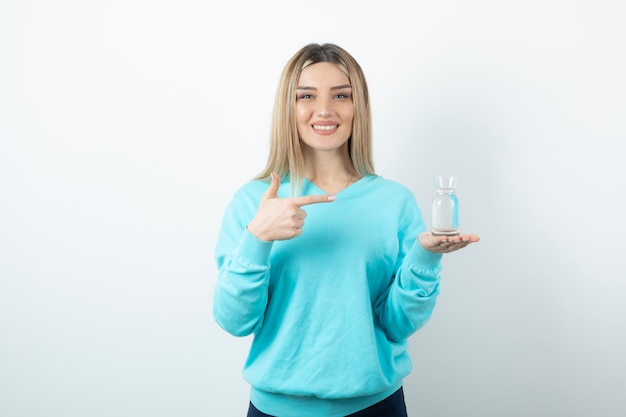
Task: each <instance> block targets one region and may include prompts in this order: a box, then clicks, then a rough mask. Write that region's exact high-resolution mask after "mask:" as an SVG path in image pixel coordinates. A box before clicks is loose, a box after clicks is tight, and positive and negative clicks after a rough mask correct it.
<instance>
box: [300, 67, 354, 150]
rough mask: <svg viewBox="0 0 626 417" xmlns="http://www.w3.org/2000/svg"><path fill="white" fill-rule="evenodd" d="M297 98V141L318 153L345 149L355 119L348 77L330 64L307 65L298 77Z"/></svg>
mask: <svg viewBox="0 0 626 417" xmlns="http://www.w3.org/2000/svg"><path fill="white" fill-rule="evenodd" d="M296 94H297V97H296V123H297V126H298V135H299V137H300V140H301V141H302V142H304V144H306V145H308V146H309V147H311V148H313V149H314V150H318V151H334V150H337V149H340V148H341V147H342V146H344V145H345V144H346V143H347V141H348V139H349V138H350V135H351V134H352V120H353V118H354V103H353V102H352V87H351V86H350V80H349V79H348V76H347V75H346V74H344V73H343V71H341V70H340V69H339V67H338V66H337V65H336V64H333V63H330V62H319V63H317V64H313V65H310V66H308V67H306V68H305V69H303V70H302V73H301V74H300V79H299V80H298V86H297V91H296Z"/></svg>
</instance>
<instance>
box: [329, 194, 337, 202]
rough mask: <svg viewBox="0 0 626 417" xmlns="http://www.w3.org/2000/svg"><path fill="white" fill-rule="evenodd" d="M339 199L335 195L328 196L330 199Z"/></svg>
mask: <svg viewBox="0 0 626 417" xmlns="http://www.w3.org/2000/svg"><path fill="white" fill-rule="evenodd" d="M336 199H337V197H335V196H334V195H329V196H328V201H335V200H336Z"/></svg>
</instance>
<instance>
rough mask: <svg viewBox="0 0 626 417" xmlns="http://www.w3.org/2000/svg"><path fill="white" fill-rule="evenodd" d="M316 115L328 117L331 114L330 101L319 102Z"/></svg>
mask: <svg viewBox="0 0 626 417" xmlns="http://www.w3.org/2000/svg"><path fill="white" fill-rule="evenodd" d="M317 114H318V115H319V116H320V117H328V116H330V115H331V114H332V104H331V102H330V100H320V101H319V108H318V111H317Z"/></svg>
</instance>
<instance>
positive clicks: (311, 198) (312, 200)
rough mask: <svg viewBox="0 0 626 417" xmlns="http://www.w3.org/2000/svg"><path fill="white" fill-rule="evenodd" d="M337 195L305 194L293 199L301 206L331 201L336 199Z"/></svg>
mask: <svg viewBox="0 0 626 417" xmlns="http://www.w3.org/2000/svg"><path fill="white" fill-rule="evenodd" d="M336 199H337V197H335V196H334V195H329V194H316V195H305V196H302V197H294V198H292V201H293V202H294V203H295V204H297V205H298V206H299V207H301V206H306V205H309V204H317V203H330V202H332V201H335V200H336Z"/></svg>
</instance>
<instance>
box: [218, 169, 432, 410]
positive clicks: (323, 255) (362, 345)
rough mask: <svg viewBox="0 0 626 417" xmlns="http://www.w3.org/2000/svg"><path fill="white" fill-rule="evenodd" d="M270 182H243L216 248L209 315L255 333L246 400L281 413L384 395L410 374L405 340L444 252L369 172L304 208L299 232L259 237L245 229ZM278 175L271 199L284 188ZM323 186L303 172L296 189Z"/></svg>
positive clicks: (364, 402)
mask: <svg viewBox="0 0 626 417" xmlns="http://www.w3.org/2000/svg"><path fill="white" fill-rule="evenodd" d="M268 187H269V183H268V182H264V181H258V180H257V181H251V182H249V183H247V184H245V185H243V186H242V187H241V188H240V189H239V190H238V191H237V192H236V193H235V195H234V197H233V199H232V201H231V202H230V204H229V206H228V207H227V209H226V212H225V215H224V218H223V221H222V226H221V231H220V234H219V238H218V242H217V245H216V249H215V257H216V261H217V266H218V269H219V275H218V280H217V284H216V287H215V293H214V303H213V313H214V317H215V320H216V322H217V323H218V324H219V325H220V326H221V327H222V328H223V329H225V330H226V331H227V332H229V333H231V334H233V335H235V336H246V335H250V334H254V338H253V341H252V346H251V348H250V353H249V356H248V359H247V361H246V363H245V366H244V370H243V374H244V378H245V379H246V380H247V381H248V382H249V383H250V385H251V387H252V390H251V401H252V403H253V404H255V406H256V407H257V408H258V409H260V410H261V411H263V412H265V413H267V414H270V415H275V416H280V417H291V416H293V417H307V416H310V417H334V416H345V415H347V414H351V413H354V412H356V411H358V410H361V409H363V408H367V407H368V406H370V405H372V404H375V403H376V402H378V401H380V400H382V399H384V398H385V397H387V396H389V395H391V394H392V393H393V392H394V391H395V390H397V389H398V388H399V387H400V386H401V385H402V380H403V378H404V377H405V376H406V375H407V374H408V373H409V372H410V371H411V359H410V358H409V353H408V351H407V338H408V337H409V336H410V335H411V334H413V333H414V332H416V331H417V330H418V329H419V328H420V327H422V326H423V325H424V324H425V323H426V322H427V321H428V319H429V318H430V316H431V314H432V311H433V309H434V307H435V299H436V297H437V295H438V293H439V279H440V271H441V257H442V256H441V255H440V254H435V253H432V252H429V251H426V250H425V249H423V248H422V247H421V245H420V244H419V243H418V242H417V236H418V234H419V233H420V232H422V231H424V230H425V225H424V221H423V218H422V214H421V212H420V210H419V208H418V206H417V203H416V201H415V198H414V196H413V194H412V193H411V192H410V191H409V190H408V189H407V188H406V187H404V186H402V185H400V184H398V183H396V182H394V181H390V180H387V179H384V178H382V177H380V176H375V175H371V176H366V177H363V178H362V179H360V180H359V181H357V182H355V183H354V184H352V185H351V186H349V187H348V188H346V189H345V190H343V191H341V192H339V193H338V194H336V197H337V200H336V201H334V202H330V203H320V204H312V205H307V206H303V207H302V209H304V210H305V211H306V212H307V217H306V219H305V224H304V227H303V228H302V234H301V235H300V236H299V237H297V238H294V239H291V240H285V241H275V242H264V241H261V240H259V239H257V238H256V237H255V236H254V235H252V234H251V233H250V232H248V230H247V229H246V225H247V224H248V223H249V222H250V221H251V220H252V219H253V217H254V216H255V214H256V212H257V208H258V205H259V202H260V201H261V196H262V195H263V193H264V192H265V191H266V190H267V189H268ZM289 192H290V183H289V181H288V179H286V180H283V181H282V182H281V185H280V188H279V191H278V196H279V197H288V196H289ZM310 194H326V193H325V192H324V191H322V190H320V189H319V188H318V187H316V186H315V185H314V184H313V183H311V182H309V181H307V180H304V184H303V191H302V195H310Z"/></svg>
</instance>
